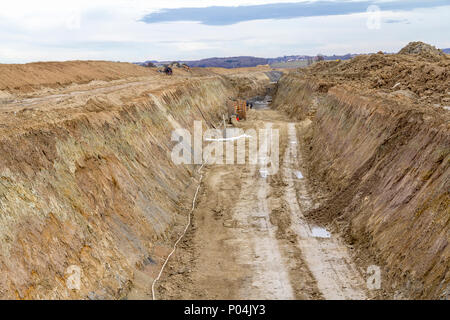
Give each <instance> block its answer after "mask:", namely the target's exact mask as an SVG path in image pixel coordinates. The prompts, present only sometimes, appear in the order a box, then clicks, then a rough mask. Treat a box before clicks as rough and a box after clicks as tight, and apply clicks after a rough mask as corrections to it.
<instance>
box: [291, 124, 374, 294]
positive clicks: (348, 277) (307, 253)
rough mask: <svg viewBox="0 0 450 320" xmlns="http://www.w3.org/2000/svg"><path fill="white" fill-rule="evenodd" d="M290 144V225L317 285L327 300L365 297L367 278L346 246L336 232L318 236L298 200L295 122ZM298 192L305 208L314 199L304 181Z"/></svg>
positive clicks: (299, 160)
mask: <svg viewBox="0 0 450 320" xmlns="http://www.w3.org/2000/svg"><path fill="white" fill-rule="evenodd" d="M288 140H289V141H288V146H287V148H286V151H285V156H284V160H283V180H284V182H285V190H284V191H285V192H284V199H285V201H286V203H288V204H289V211H290V214H291V215H292V219H291V222H292V224H291V228H292V229H293V230H294V232H295V233H296V234H297V236H298V237H297V243H298V246H299V248H300V250H301V251H302V255H303V258H304V260H305V261H306V263H307V265H308V268H309V270H310V271H311V273H312V274H313V276H314V278H315V280H316V281H317V286H318V289H319V290H320V292H321V293H322V295H323V297H324V298H325V299H333V300H335V299H340V300H341V299H346V300H347V299H352V300H354V299H358V300H360V299H366V298H367V295H366V292H365V289H364V286H365V284H364V280H363V278H362V277H361V275H360V273H359V272H358V270H357V268H356V266H355V265H354V264H353V263H352V260H351V258H350V254H349V252H348V249H347V247H346V246H345V245H344V244H343V243H342V241H341V240H340V239H339V237H338V236H337V235H332V236H331V235H330V237H329V238H328V237H324V238H315V237H314V236H313V234H312V231H311V228H310V226H309V225H308V223H307V221H306V219H305V217H304V215H303V213H302V210H301V208H300V206H299V203H298V198H297V192H296V188H295V184H294V175H295V172H294V169H293V168H292V167H293V166H295V167H298V164H299V162H301V161H302V158H301V155H299V154H298V153H297V145H298V141H297V133H296V124H295V123H289V124H288ZM298 189H299V190H298V191H299V193H300V195H301V199H302V201H303V202H306V203H305V206H306V207H308V206H309V207H310V206H311V201H310V200H311V199H310V198H309V195H308V192H307V190H306V185H305V182H304V180H300V182H299V188H298Z"/></svg>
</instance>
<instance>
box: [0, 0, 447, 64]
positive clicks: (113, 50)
mask: <svg viewBox="0 0 450 320" xmlns="http://www.w3.org/2000/svg"><path fill="white" fill-rule="evenodd" d="M449 17H450V0H423V1H421V0H382V1H367V0H364V1H361V0H360V1H356V0H355V1H348V0H347V1H344V0H321V1H295V0H288V1H286V0H218V1H209V0H165V1H162V0H65V1H61V0H60V1H56V0H39V1H25V0H12V1H6V0H5V1H4V0H1V2H0V63H24V62H31V61H55V60H57V61H62V60H75V59H80V60H85V59H94V60H113V61H130V62H134V61H145V60H188V59H200V58H206V57H224V56H239V55H252V56H258V57H277V56H283V55H291V54H308V55H315V54H317V53H322V54H345V53H368V52H377V51H379V50H383V51H387V52H394V51H398V50H399V49H400V48H401V47H403V46H404V45H406V44H407V43H408V42H410V41H417V40H420V41H424V42H428V43H431V44H433V45H435V46H437V47H440V48H450V37H449V34H450V19H449Z"/></svg>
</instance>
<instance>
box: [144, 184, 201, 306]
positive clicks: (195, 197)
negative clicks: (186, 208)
mask: <svg viewBox="0 0 450 320" xmlns="http://www.w3.org/2000/svg"><path fill="white" fill-rule="evenodd" d="M202 179H203V175H201V176H200V180H199V182H198V186H197V191H195V195H194V199H193V200H192V209H191V211H190V212H189V214H188V223H187V225H186V227H185V228H184V231H183V233H182V234H181V236H180V237H179V238H178V240H177V241H176V242H175V244H174V245H173V249H172V251H171V252H170V253H169V255H168V256H167V259H166V261H164V264H163V265H162V267H161V270H160V271H159V274H158V276H157V277H156V278H155V280H153V283H152V298H153V300H156V295H155V284H156V282H157V281H158V280H159V279H160V278H161V275H162V273H163V271H164V268H165V267H166V264H167V262H168V261H169V259H170V257H171V256H172V254H173V253H174V252H175V250H176V249H177V245H178V243H179V242H180V241H181V239H183V237H184V235H185V234H186V232H187V230H188V229H189V226H190V225H191V215H192V212H194V209H195V201H196V200H197V195H198V191H199V190H200V185H201V183H202Z"/></svg>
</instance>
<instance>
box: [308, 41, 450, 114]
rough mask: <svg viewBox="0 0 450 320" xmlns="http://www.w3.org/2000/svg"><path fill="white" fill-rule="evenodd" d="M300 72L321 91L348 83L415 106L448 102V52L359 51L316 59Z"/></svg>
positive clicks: (442, 104) (430, 106)
mask: <svg viewBox="0 0 450 320" xmlns="http://www.w3.org/2000/svg"><path fill="white" fill-rule="evenodd" d="M405 50H407V51H406V52H409V51H408V49H407V48H406V49H405ZM401 52H402V51H401ZM425 52H428V51H425ZM430 55H431V57H432V58H430ZM300 72H301V73H302V75H303V76H304V77H305V78H310V79H311V80H313V79H314V81H315V82H316V83H317V86H318V90H319V91H322V92H327V90H328V89H330V88H331V87H334V86H342V85H349V86H351V87H352V88H357V89H358V90H359V91H365V92H367V94H368V95H375V96H380V97H384V98H390V97H392V98H395V99H397V100H404V101H405V102H406V103H410V104H415V105H418V106H426V107H429V108H432V107H436V106H437V107H439V106H450V91H449V88H450V56H448V55H446V54H443V53H442V55H438V54H431V53H428V54H418V55H411V54H394V55H392V54H389V55H387V54H383V53H378V54H372V55H362V56H358V57H356V58H354V59H351V60H348V61H329V62H320V63H317V64H315V65H313V66H312V67H311V68H308V69H302V70H300Z"/></svg>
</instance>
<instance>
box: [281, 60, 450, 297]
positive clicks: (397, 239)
mask: <svg viewBox="0 0 450 320" xmlns="http://www.w3.org/2000/svg"><path fill="white" fill-rule="evenodd" d="M427 68H429V69H427ZM439 68H443V69H439ZM401 70H404V71H403V72H402V71H401ZM425 70H431V71H430V72H427V71H425ZM432 70H435V71H436V70H441V71H442V72H443V73H444V74H448V70H449V69H448V58H447V57H443V58H442V59H441V60H440V61H439V62H433V61H427V60H425V59H423V58H421V57H420V56H405V55H389V56H387V55H382V54H375V55H370V56H362V57H357V58H355V59H353V60H351V61H349V62H329V63H319V64H317V65H315V66H314V67H312V68H311V69H310V70H306V71H304V70H301V71H299V72H298V73H290V74H289V75H288V76H286V77H285V78H283V79H282V81H281V82H280V84H279V88H278V91H277V92H278V93H277V97H276V99H275V100H274V103H275V105H276V106H277V108H278V109H279V110H283V111H285V112H287V113H288V114H289V115H291V116H292V117H295V118H297V119H305V118H308V117H309V118H310V119H312V121H313V124H312V126H311V129H310V130H309V132H308V133H307V134H305V136H304V142H305V144H304V149H303V152H304V154H305V159H306V161H305V164H306V167H307V168H306V170H305V172H306V174H307V176H308V177H309V181H310V187H311V193H312V194H313V195H314V197H315V198H316V199H317V200H319V203H318V205H319V207H318V208H316V209H314V210H311V211H309V212H308V213H307V217H308V218H309V219H311V220H312V221H316V222H317V223H320V224H325V225H328V226H329V227H330V228H331V229H332V230H336V231H340V232H341V233H342V234H343V235H344V237H345V239H346V241H347V243H348V244H349V245H351V246H354V247H355V248H356V249H357V252H358V254H357V255H356V256H354V257H355V260H356V261H357V263H358V265H359V266H361V267H362V268H366V267H367V266H368V265H371V264H374V265H378V266H381V267H382V268H383V269H382V274H383V284H382V285H383V290H384V291H383V295H384V298H422V299H424V298H427V299H430V298H432V299H438V298H440V299H445V298H447V297H448V293H449V281H450V277H449V276H450V274H449V270H450V247H449V245H448V244H449V242H450V238H449V227H450V211H449V208H450V206H449V203H450V198H449V197H450V194H449V192H448V190H449V189H450V184H449V183H450V168H449V167H450V126H449V123H450V113H449V111H448V110H446V109H444V108H437V107H434V106H430V105H429V104H428V103H426V101H428V100H427V99H428V98H429V99H431V100H432V101H435V102H436V101H444V99H445V98H444V96H445V94H446V91H447V90H448V87H449V85H448V84H449V82H448V81H449V80H448V77H445V78H441V77H440V76H438V75H436V74H434V71H432ZM378 80H380V81H385V84H384V85H381V86H380V87H377V86H375V85H374V84H375V83H376V82H378ZM395 82H401V83H402V84H405V85H406V84H407V85H408V88H409V90H411V91H412V92H417V94H418V95H419V94H423V97H425V99H421V98H409V97H408V98H405V97H404V96H402V95H400V96H397V95H395V94H392V93H394V92H395V90H394V89H392V88H391V84H393V83H395ZM428 87H429V88H430V89H427V90H430V92H431V94H429V95H428V96H427V93H426V90H425V91H424V88H428ZM389 88H391V89H389ZM292 101H295V102H294V103H291V102H292ZM424 101H425V102H424Z"/></svg>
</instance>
